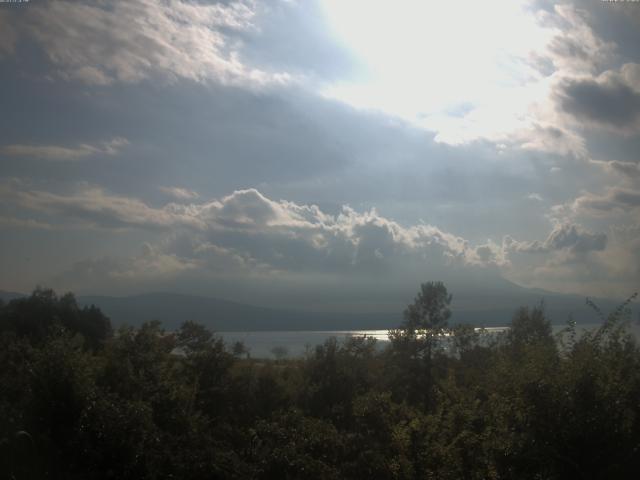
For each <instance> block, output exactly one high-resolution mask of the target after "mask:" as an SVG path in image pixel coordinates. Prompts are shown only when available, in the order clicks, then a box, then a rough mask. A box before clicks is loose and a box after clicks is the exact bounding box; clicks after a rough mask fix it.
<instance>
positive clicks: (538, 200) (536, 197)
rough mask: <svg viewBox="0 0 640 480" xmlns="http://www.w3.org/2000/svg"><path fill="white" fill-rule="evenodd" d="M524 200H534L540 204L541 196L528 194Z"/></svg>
mask: <svg viewBox="0 0 640 480" xmlns="http://www.w3.org/2000/svg"><path fill="white" fill-rule="evenodd" d="M525 198H528V199H529V200H534V201H536V202H542V201H543V199H542V196H541V195H540V194H539V193H535V192H534V193H530V194H529V195H527V196H526V197H525Z"/></svg>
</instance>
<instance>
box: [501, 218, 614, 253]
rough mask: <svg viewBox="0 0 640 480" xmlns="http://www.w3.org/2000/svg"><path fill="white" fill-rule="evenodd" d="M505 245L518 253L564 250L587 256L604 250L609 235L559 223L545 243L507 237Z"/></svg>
mask: <svg viewBox="0 0 640 480" xmlns="http://www.w3.org/2000/svg"><path fill="white" fill-rule="evenodd" d="M504 245H505V247H506V249H507V250H508V251H512V252H517V253H550V252H556V251H560V250H564V251H566V252H568V253H570V254H586V253H589V252H594V251H602V250H604V249H605V248H606V246H607V235H606V234H604V233H591V232H588V231H586V230H585V229H583V228H582V227H581V226H580V225H575V224H569V223H559V224H557V225H556V226H555V228H554V229H553V230H552V231H551V233H550V234H549V236H548V237H547V238H546V240H544V241H543V242H540V241H537V240H536V241H533V242H518V241H516V240H514V239H513V238H511V237H506V238H505V240H504Z"/></svg>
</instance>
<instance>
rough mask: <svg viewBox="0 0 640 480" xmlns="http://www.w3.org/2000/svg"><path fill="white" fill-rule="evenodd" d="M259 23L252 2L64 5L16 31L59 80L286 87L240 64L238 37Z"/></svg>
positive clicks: (44, 6)
mask: <svg viewBox="0 0 640 480" xmlns="http://www.w3.org/2000/svg"><path fill="white" fill-rule="evenodd" d="M253 17H254V6H253V2H251V1H231V2H215V3H200V2H189V1H184V0H164V1H162V2H156V1H153V0H115V1H112V0H110V1H105V0H93V1H90V2H87V3H78V2H71V1H66V0H58V1H52V2H42V3H38V4H34V5H33V6H30V8H29V10H28V12H26V15H25V18H24V21H23V22H21V23H20V24H18V26H17V27H16V28H19V34H22V35H25V36H27V37H29V38H31V39H33V40H34V41H35V42H37V43H38V44H39V45H40V46H41V47H42V48H43V50H44V51H45V53H46V55H47V57H48V58H49V60H50V61H51V63H52V64H53V65H54V66H55V67H56V69H57V73H58V75H59V76H61V77H62V78H66V79H69V80H76V81H80V82H83V83H87V84H91V85H98V86H104V85H110V84H113V83H115V82H124V83H138V82H140V81H142V80H144V79H146V78H148V77H150V76H161V77H163V78H164V79H165V80H167V81H172V80H175V79H177V78H185V79H190V80H195V81H198V82H204V81H208V80H216V81H219V82H221V83H224V84H234V85H236V84H242V85H264V84H269V83H274V82H275V83H281V82H285V81H287V80H288V76H287V75H286V74H285V73H268V72H265V71H262V70H259V69H253V68H251V67H248V66H247V65H245V64H243V62H242V61H241V59H240V54H239V45H240V40H239V37H237V35H235V34H237V33H239V32H243V31H248V30H251V29H254V28H256V27H255V26H254V25H253V23H252V20H253ZM0 20H2V19H0ZM3 23H4V22H3ZM3 28H4V27H3Z"/></svg>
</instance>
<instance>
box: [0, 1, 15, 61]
mask: <svg viewBox="0 0 640 480" xmlns="http://www.w3.org/2000/svg"><path fill="white" fill-rule="evenodd" d="M0 25H2V28H0V59H1V58H2V57H4V56H6V55H11V54H13V52H14V50H15V45H16V32H15V29H14V28H13V27H12V25H11V21H10V20H9V13H8V12H1V11H0Z"/></svg>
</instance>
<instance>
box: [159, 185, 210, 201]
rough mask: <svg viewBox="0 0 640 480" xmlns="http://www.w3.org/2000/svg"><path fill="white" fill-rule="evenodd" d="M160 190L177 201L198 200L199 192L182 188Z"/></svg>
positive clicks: (162, 188)
mask: <svg viewBox="0 0 640 480" xmlns="http://www.w3.org/2000/svg"><path fill="white" fill-rule="evenodd" d="M160 190H161V191H162V192H164V193H166V194H167V195H169V196H170V197H172V198H175V199H176V200H193V199H196V198H198V197H199V196H200V195H198V193H197V192H194V191H193V190H189V189H187V188H180V187H160Z"/></svg>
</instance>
